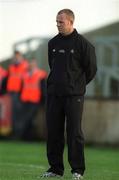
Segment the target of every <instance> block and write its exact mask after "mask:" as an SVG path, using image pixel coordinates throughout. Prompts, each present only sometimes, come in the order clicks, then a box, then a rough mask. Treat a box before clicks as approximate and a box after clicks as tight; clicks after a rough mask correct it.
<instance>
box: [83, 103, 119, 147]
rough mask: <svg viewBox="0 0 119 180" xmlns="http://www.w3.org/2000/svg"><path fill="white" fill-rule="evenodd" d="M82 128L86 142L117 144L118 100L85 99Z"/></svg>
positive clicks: (118, 126)
mask: <svg viewBox="0 0 119 180" xmlns="http://www.w3.org/2000/svg"><path fill="white" fill-rule="evenodd" d="M83 130H84V134H85V140H86V142H88V143H101V144H104V143H106V144H119V101H118V100H86V101H85V104H84V113H83Z"/></svg>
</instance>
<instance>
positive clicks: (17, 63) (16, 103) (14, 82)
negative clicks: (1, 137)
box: [6, 51, 28, 138]
mask: <svg viewBox="0 0 119 180" xmlns="http://www.w3.org/2000/svg"><path fill="white" fill-rule="evenodd" d="M27 69H28V60H26V59H25V58H24V57H23V55H22V54H21V52H19V51H15V52H14V57H13V60H12V62H11V64H10V65H9V67H8V78H7V85H6V86H7V87H6V88H7V92H8V93H9V94H10V96H11V99H12V124H13V135H12V136H13V138H17V126H18V124H17V119H18V117H21V116H22V114H21V103H20V100H19V96H20V91H21V85H22V79H23V75H24V73H25V72H26V71H27Z"/></svg>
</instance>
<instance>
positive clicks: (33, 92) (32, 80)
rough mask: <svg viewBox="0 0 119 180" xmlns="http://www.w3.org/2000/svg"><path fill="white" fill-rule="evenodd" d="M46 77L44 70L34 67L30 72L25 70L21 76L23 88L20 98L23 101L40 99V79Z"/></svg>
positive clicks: (35, 101) (36, 101)
mask: <svg viewBox="0 0 119 180" xmlns="http://www.w3.org/2000/svg"><path fill="white" fill-rule="evenodd" d="M46 77H47V73H46V72H45V71H44V70H40V69H35V70H34V72H33V73H32V74H30V73H29V72H27V73H26V74H24V77H23V89H22V92H21V100H22V101H23V102H32V103H38V102H40V100H41V97H42V92H41V88H40V82H41V80H43V79H45V78H46Z"/></svg>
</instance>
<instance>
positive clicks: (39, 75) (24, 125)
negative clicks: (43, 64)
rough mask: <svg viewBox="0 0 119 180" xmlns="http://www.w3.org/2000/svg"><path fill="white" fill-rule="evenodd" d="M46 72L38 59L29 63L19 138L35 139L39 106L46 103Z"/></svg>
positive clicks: (23, 91) (25, 79)
mask: <svg viewBox="0 0 119 180" xmlns="http://www.w3.org/2000/svg"><path fill="white" fill-rule="evenodd" d="M46 77H47V73H46V71H45V70H42V69H39V68H38V65H37V61H36V59H32V60H31V62H30V63H29V68H28V71H27V72H26V73H25V74H24V76H23V84H22V90H21V94H20V100H21V102H22V108H23V111H22V113H23V116H22V119H21V120H20V121H19V123H21V126H19V130H17V131H18V132H19V137H21V138H25V139H27V140H28V139H30V138H33V136H34V135H33V133H32V129H33V124H34V119H35V117H36V115H37V112H38V109H39V105H40V104H41V103H42V102H44V97H45V92H46V86H45V82H46Z"/></svg>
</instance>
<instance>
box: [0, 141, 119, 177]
mask: <svg viewBox="0 0 119 180" xmlns="http://www.w3.org/2000/svg"><path fill="white" fill-rule="evenodd" d="M45 148H46V147H45V144H43V143H23V142H0V180H38V179H41V178H40V175H41V174H42V173H43V172H44V171H45V170H47V168H48V164H47V158H46V149H45ZM85 156H86V172H85V176H84V180H119V149H116V150H114V149H109V148H91V147H86V148H85ZM64 163H65V174H64V177H63V178H62V179H63V180H70V179H72V176H71V173H70V167H69V164H68V162H67V150H66V148H65V153H64ZM50 179H51V180H52V179H54V180H56V179H57V178H50Z"/></svg>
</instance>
